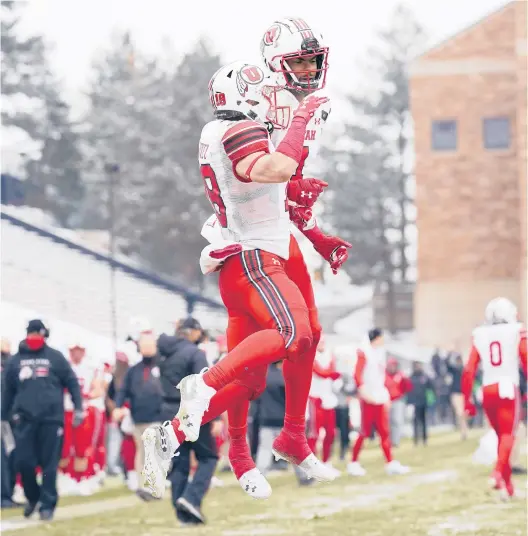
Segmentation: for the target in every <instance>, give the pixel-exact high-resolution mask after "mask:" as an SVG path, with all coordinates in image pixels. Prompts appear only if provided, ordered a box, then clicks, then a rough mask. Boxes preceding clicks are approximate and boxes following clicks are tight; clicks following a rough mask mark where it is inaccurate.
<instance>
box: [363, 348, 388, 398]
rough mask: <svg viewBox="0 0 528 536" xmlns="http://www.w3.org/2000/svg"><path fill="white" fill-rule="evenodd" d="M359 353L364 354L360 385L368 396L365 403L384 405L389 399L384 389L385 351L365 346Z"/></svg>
mask: <svg viewBox="0 0 528 536" xmlns="http://www.w3.org/2000/svg"><path fill="white" fill-rule="evenodd" d="M360 351H362V352H363V353H364V354H365V368H364V369H363V378H362V385H363V386H364V390H365V392H366V393H367V395H368V400H367V402H371V403H373V404H385V403H386V402H388V400H389V398H390V397H389V393H388V391H387V388H386V387H385V374H386V368H387V351H386V350H385V348H383V347H377V348H373V347H372V346H370V344H368V345H367V344H365V345H364V346H363V347H362V348H360Z"/></svg>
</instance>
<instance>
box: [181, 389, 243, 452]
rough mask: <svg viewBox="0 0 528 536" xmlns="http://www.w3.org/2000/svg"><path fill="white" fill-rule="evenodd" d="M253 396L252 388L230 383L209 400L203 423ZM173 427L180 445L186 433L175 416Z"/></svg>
mask: <svg viewBox="0 0 528 536" xmlns="http://www.w3.org/2000/svg"><path fill="white" fill-rule="evenodd" d="M250 396H251V390H250V389H248V388H247V387H245V386H244V385H240V384H238V383H230V384H229V385H226V386H225V387H223V388H222V389H220V390H219V391H217V392H216V393H215V394H214V396H213V398H211V401H210V402H209V409H208V410H207V411H206V412H205V413H204V416H203V418H202V424H206V423H208V422H210V421H212V420H213V419H215V418H216V417H218V416H219V415H222V413H224V411H226V410H227V408H229V407H230V406H237V405H239V404H241V403H243V402H244V401H247V400H249V397H250ZM171 424H172V428H173V430H174V433H175V434H176V439H177V440H178V443H180V445H181V444H182V443H183V442H184V441H185V434H184V433H183V432H182V431H181V430H179V429H178V428H179V426H180V421H179V419H178V418H177V417H175V418H174V419H173V420H172V422H171Z"/></svg>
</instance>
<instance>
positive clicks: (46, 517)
mask: <svg viewBox="0 0 528 536" xmlns="http://www.w3.org/2000/svg"><path fill="white" fill-rule="evenodd" d="M52 519H53V510H41V511H40V520H41V521H51V520H52Z"/></svg>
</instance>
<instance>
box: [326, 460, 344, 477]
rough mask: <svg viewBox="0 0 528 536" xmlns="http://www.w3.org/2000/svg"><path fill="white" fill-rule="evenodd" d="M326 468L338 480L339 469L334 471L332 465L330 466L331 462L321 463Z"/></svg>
mask: <svg viewBox="0 0 528 536" xmlns="http://www.w3.org/2000/svg"><path fill="white" fill-rule="evenodd" d="M323 463H324V464H325V465H326V467H327V468H328V470H329V471H333V473H334V475H335V477H336V478H339V477H340V476H341V471H340V470H339V469H336V468H335V467H334V466H333V465H332V462H326V463H325V462H323Z"/></svg>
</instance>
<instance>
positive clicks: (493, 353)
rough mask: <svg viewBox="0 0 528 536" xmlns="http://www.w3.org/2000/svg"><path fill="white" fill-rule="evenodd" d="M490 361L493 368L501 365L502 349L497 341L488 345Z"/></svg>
mask: <svg viewBox="0 0 528 536" xmlns="http://www.w3.org/2000/svg"><path fill="white" fill-rule="evenodd" d="M489 349H490V361H491V364H492V365H493V366H494V367H498V366H500V365H501V364H502V348H501V344H500V342H499V341H493V342H492V343H490V348H489Z"/></svg>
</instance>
